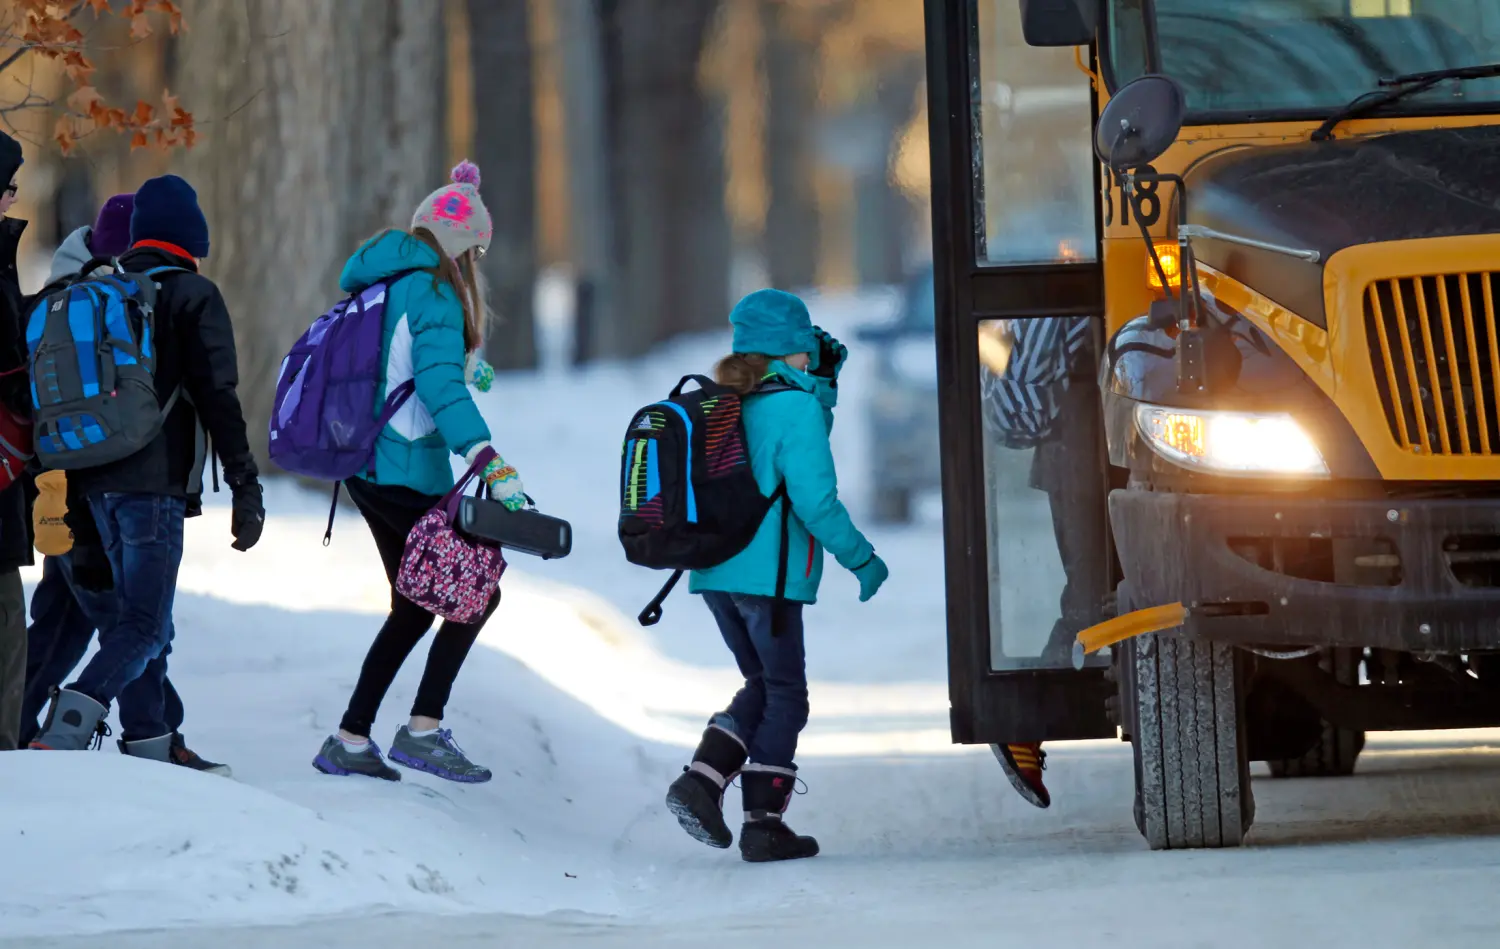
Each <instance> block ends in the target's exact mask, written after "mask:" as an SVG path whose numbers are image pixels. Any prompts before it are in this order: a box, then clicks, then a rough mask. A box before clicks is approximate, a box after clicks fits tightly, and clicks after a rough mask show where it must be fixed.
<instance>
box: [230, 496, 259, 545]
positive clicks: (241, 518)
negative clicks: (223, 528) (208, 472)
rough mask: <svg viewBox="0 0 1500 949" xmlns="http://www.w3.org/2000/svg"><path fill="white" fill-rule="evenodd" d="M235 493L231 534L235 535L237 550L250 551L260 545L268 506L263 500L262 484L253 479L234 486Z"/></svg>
mask: <svg viewBox="0 0 1500 949" xmlns="http://www.w3.org/2000/svg"><path fill="white" fill-rule="evenodd" d="M229 489H230V490H231V491H232V492H234V514H233V516H232V518H231V520H230V522H229V532H230V533H232V534H233V535H234V544H233V547H234V549H235V550H240V551H244V550H249V549H250V548H251V547H254V546H255V545H256V544H258V543H260V532H261V531H262V530H264V529H265V526H266V506H265V504H264V503H263V502H262V500H261V488H260V482H259V481H256V480H254V479H251V480H250V481H248V482H243V483H241V484H232V485H230V486H229Z"/></svg>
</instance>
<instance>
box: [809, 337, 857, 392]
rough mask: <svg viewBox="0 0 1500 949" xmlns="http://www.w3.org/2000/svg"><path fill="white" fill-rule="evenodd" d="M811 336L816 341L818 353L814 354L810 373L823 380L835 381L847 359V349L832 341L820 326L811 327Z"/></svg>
mask: <svg viewBox="0 0 1500 949" xmlns="http://www.w3.org/2000/svg"><path fill="white" fill-rule="evenodd" d="M813 335H814V336H815V337H816V338H817V340H818V351H817V353H815V354H814V362H813V367H812V369H811V370H810V371H811V373H812V374H813V375H815V376H822V377H823V378H825V379H834V380H837V379H838V375H839V369H841V368H842V367H843V365H844V360H845V359H848V358H849V349H848V347H846V346H845V345H844V344H843V343H841V342H839V341H838V340H836V339H834V338H833V337H832V336H830V335H829V333H828V331H827V330H825V329H823V328H822V327H820V326H814V327H813Z"/></svg>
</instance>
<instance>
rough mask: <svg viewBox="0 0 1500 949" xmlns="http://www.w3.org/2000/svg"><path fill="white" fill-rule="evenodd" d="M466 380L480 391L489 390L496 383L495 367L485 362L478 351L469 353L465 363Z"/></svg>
mask: <svg viewBox="0 0 1500 949" xmlns="http://www.w3.org/2000/svg"><path fill="white" fill-rule="evenodd" d="M464 381H465V382H467V383H468V384H469V385H471V386H473V387H474V388H476V389H478V390H479V391H480V392H488V391H490V386H492V385H494V384H495V367H494V366H491V365H490V364H489V363H487V362H485V361H484V357H483V356H480V355H479V353H478V352H477V351H475V352H472V353H469V359H468V361H467V362H466V363H465V364H464Z"/></svg>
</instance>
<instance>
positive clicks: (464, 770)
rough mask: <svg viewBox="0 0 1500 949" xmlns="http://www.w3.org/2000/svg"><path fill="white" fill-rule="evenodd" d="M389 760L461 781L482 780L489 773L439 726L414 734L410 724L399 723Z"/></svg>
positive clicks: (471, 782) (478, 781) (449, 731)
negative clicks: (427, 731)
mask: <svg viewBox="0 0 1500 949" xmlns="http://www.w3.org/2000/svg"><path fill="white" fill-rule="evenodd" d="M391 760H392V761H394V762H396V763H397V764H399V765H405V766H406V767H408V768H412V769H414V770H417V771H426V772H427V773H428V774H435V775H437V776H438V777H440V778H447V779H448V780H449V781H458V782H460V783H462V784H483V783H484V782H486V781H488V780H489V779H490V778H491V777H492V775H491V774H490V769H489V768H486V767H484V766H483V765H477V764H475V763H474V762H472V761H470V760H469V756H468V755H466V754H464V750H463V749H462V748H460V747H458V743H457V742H455V741H454V740H453V732H452V731H451V730H450V729H447V728H439V729H438V730H437V731H435V732H433V733H432V734H430V735H413V734H412V733H411V729H410V728H407V727H406V726H405V725H402V726H401V727H400V728H398V729H396V737H395V738H394V739H392V740H391Z"/></svg>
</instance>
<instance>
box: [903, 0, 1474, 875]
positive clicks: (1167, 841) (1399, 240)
mask: <svg viewBox="0 0 1500 949" xmlns="http://www.w3.org/2000/svg"><path fill="white" fill-rule="evenodd" d="M925 17H926V27H927V69H928V74H927V80H928V82H927V95H928V109H929V121H930V137H931V146H930V147H931V155H932V182H933V185H932V187H933V194H932V208H933V239H934V273H935V290H936V300H937V322H936V335H937V349H938V372H939V386H938V391H939V399H940V441H941V452H942V488H943V497H944V514H943V519H944V544H945V561H946V581H945V582H946V594H947V627H948V653H949V679H950V683H949V684H950V704H951V722H952V733H953V739H954V741H955V742H958V743H968V744H986V743H987V744H991V745H999V744H1001V743H1010V742H1033V741H1062V740H1078V739H1091V738H1109V737H1115V736H1118V737H1120V738H1121V739H1123V740H1125V741H1128V742H1129V743H1130V744H1131V746H1132V751H1133V756H1134V762H1135V776H1136V781H1135V784H1136V790H1135V801H1134V817H1135V821H1136V824H1137V826H1138V827H1139V828H1140V830H1141V833H1142V834H1143V835H1144V836H1145V838H1146V840H1147V842H1148V844H1149V845H1150V847H1152V848H1153V849H1181V848H1201V847H1230V846H1238V845H1239V844H1240V843H1241V842H1242V841H1243V840H1244V838H1245V835H1246V833H1247V832H1248V831H1249V829H1250V826H1251V822H1252V820H1253V819H1254V817H1255V806H1254V797H1253V793H1252V787H1251V782H1250V774H1251V768H1250V764H1251V762H1261V761H1263V762H1267V763H1268V764H1269V771H1270V773H1271V775H1272V776H1273V777H1277V778H1286V779H1291V778H1296V777H1300V776H1324V777H1332V776H1344V775H1349V774H1351V773H1353V772H1354V770H1355V768H1356V764H1357V760H1358V756H1359V754H1360V751H1361V749H1362V747H1363V745H1364V736H1365V733H1366V732H1368V731H1372V730H1401V729H1412V730H1415V729H1439V728H1459V727H1477V726H1489V725H1495V724H1500V394H1497V393H1500V319H1497V305H1500V280H1497V274H1500V117H1497V116H1500V78H1497V77H1500V66H1497V65H1495V64H1496V63H1497V62H1500V4H1496V3H1494V2H1493V0H1234V2H1224V0H927V2H926V5H925ZM1060 86H1071V88H1072V89H1074V90H1075V91H1076V94H1073V95H1050V96H1048V97H1043V99H1046V100H1047V101H1051V102H1053V103H1054V104H1053V105H1052V106H1051V107H1050V108H1051V109H1052V112H1051V113H1050V114H1048V115H1046V116H1044V117H1038V116H1036V115H1033V116H1031V117H1030V118H1029V119H1028V120H1026V121H1018V120H1016V118H1015V116H1014V115H1013V114H1012V113H1013V111H1014V110H1009V111H1008V110H1007V107H1006V104H1007V103H1009V102H1014V101H1018V96H1017V95H1016V93H1017V91H1018V90H1025V89H1028V88H1038V89H1047V90H1056V89H1058V88H1059V87H1060ZM1033 101H1041V100H1039V99H1037V97H1033ZM1039 108H1040V107H1039ZM1038 213H1044V214H1045V215H1046V216H1047V217H1048V218H1049V225H1048V227H1047V228H1046V231H1047V233H1048V234H1060V235H1062V237H1060V238H1058V239H1055V240H1054V239H1051V238H1049V239H1048V240H1045V241H1036V240H1031V241H1026V240H1021V241H1017V240H1012V239H1008V238H1007V237H1006V235H1009V234H1013V233H1014V231H1015V229H1016V224H1015V222H1026V221H1032V220H1035V218H1036V216H1037V215H1038ZM1026 226H1031V225H1026ZM1038 248H1040V250H1039V249H1038ZM1047 321H1056V322H1055V323H1053V324H1050V325H1055V326H1056V327H1058V328H1059V329H1058V332H1053V333H1046V332H1042V331H1041V330H1042V329H1043V328H1045V327H1046V326H1048V325H1049V324H1048V322H1047ZM1082 330H1086V332H1083V331H1082ZM1027 340H1031V341H1033V342H1031V343H1027V342H1026V341H1027ZM1024 345H1033V346H1036V347H1052V348H1051V349H1048V350H1046V351H1045V352H1038V351H1033V352H1030V353H1028V354H1026V355H1025V356H1024V358H1023V357H1022V356H1020V355H1018V354H1017V352H1018V351H1017V347H1021V346H1024ZM997 354H998V355H997ZM1017 366H1022V367H1024V371H1025V372H1029V373H1031V375H1030V376H1025V375H1024V374H1020V375H1018V373H1021V372H1022V371H1021V370H1018V369H1017V368H1016V367H1017ZM1123 806H1124V802H1122V807H1123ZM1274 819H1275V818H1274V815H1262V820H1263V821H1265V820H1274Z"/></svg>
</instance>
